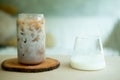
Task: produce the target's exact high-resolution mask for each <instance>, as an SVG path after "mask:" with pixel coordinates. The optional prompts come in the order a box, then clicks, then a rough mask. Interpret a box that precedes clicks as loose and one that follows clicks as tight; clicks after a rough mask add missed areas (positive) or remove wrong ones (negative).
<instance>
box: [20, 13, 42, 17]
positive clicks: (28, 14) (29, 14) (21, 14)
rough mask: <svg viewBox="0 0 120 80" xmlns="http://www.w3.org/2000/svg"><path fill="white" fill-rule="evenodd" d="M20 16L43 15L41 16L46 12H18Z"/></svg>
mask: <svg viewBox="0 0 120 80" xmlns="http://www.w3.org/2000/svg"><path fill="white" fill-rule="evenodd" d="M18 16H41V17H43V16H44V14H42V13H40V14H39V13H19V14H18Z"/></svg>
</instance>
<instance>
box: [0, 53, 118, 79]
mask: <svg viewBox="0 0 120 80" xmlns="http://www.w3.org/2000/svg"><path fill="white" fill-rule="evenodd" d="M12 57H16V56H15V55H14V56H13V55H0V63H1V62H2V61H4V60H5V59H9V58H12ZM50 57H52V58H55V59H58V60H59V61H60V63H61V65H60V67H59V68H57V69H55V70H52V71H47V72H38V73H23V72H11V71H5V70H3V69H2V68H1V67H0V80H120V57H119V56H106V57H105V60H106V65H107V66H106V68H105V69H103V70H99V71H80V70H76V69H73V68H71V67H70V65H69V63H70V56H60V55H56V56H55V55H54V56H50Z"/></svg>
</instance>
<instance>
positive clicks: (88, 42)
mask: <svg viewBox="0 0 120 80" xmlns="http://www.w3.org/2000/svg"><path fill="white" fill-rule="evenodd" d="M70 64H71V66H72V67H73V68H76V69H82V70H99V69H103V68H104V67H105V60H104V54H103V47H102V42H101V39H100V37H99V36H94V35H80V36H78V37H76V39H75V44H74V51H73V54H72V57H71V63H70Z"/></svg>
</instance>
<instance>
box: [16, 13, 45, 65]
mask: <svg viewBox="0 0 120 80" xmlns="http://www.w3.org/2000/svg"><path fill="white" fill-rule="evenodd" d="M45 37H46V34H45V19H44V15H43V14H24V13H23V14H19V15H18V19H17V42H18V45H17V48H18V61H19V63H22V64H39V63H41V62H43V61H44V60H45Z"/></svg>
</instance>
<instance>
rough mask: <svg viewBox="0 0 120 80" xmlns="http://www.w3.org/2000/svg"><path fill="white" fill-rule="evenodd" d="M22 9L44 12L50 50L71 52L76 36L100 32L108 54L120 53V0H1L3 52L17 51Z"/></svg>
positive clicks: (64, 52)
mask: <svg viewBox="0 0 120 80" xmlns="http://www.w3.org/2000/svg"><path fill="white" fill-rule="evenodd" d="M19 13H43V14H44V16H45V19H46V33H47V34H46V35H47V38H46V39H47V40H46V47H47V51H46V52H47V54H70V53H71V52H72V50H73V47H74V41H75V37H76V36H78V35H79V34H81V33H87V34H97V33H99V34H100V36H101V38H102V43H103V46H104V53H105V55H120V36H119V34H120V20H119V17H120V1H119V0H29V1H28V0H0V54H17V52H16V18H17V15H18V14H19ZM53 50H54V51H53Z"/></svg>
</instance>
